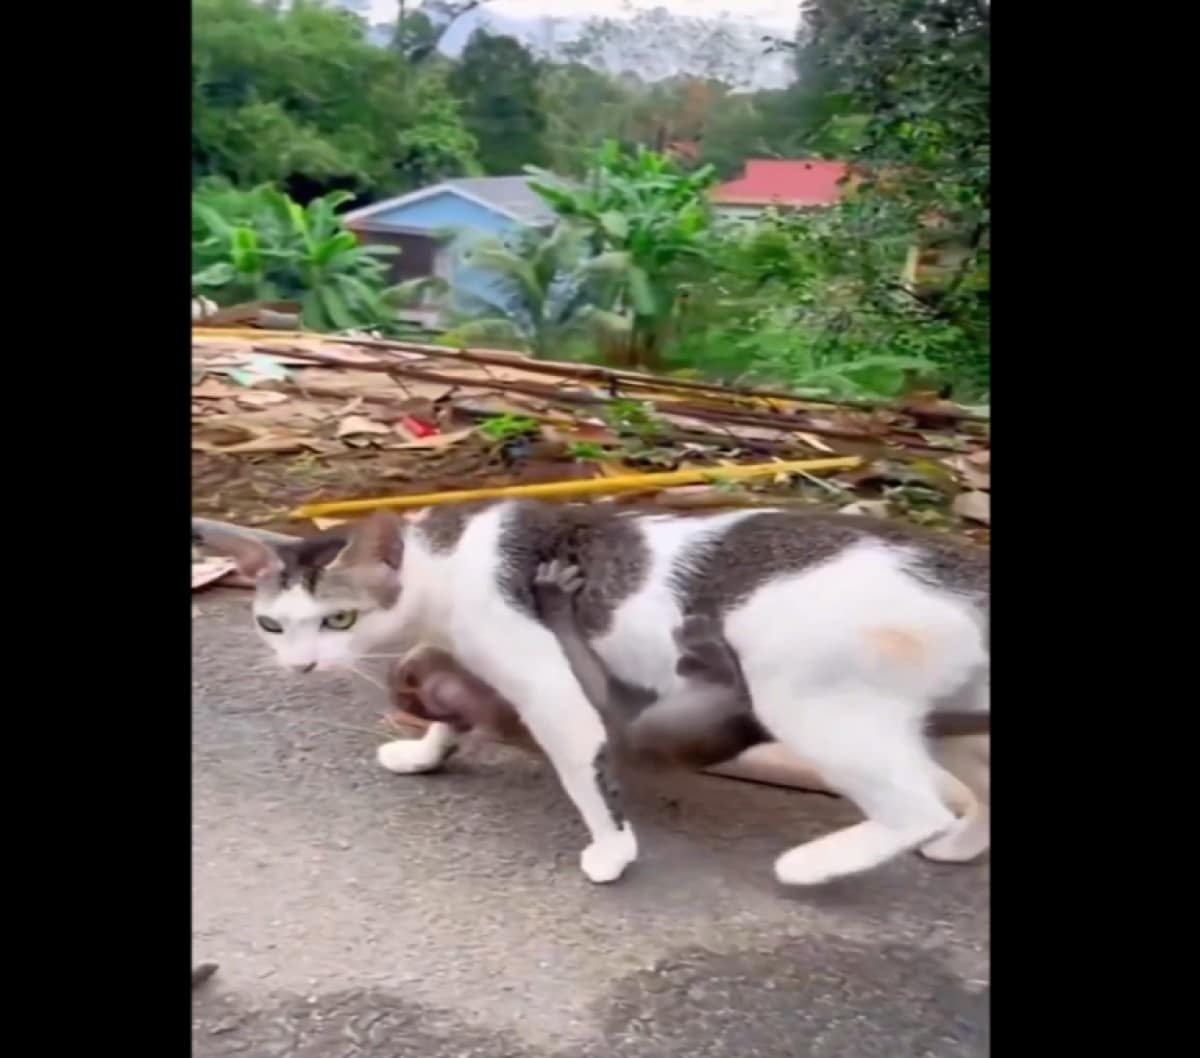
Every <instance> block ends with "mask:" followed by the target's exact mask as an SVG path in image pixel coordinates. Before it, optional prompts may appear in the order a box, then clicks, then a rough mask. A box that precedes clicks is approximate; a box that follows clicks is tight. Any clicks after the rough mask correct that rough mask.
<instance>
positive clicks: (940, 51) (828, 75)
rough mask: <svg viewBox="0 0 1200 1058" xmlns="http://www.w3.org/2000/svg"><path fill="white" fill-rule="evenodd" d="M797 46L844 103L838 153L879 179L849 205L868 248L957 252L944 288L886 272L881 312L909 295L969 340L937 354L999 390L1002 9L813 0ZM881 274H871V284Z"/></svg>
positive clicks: (912, 306)
mask: <svg viewBox="0 0 1200 1058" xmlns="http://www.w3.org/2000/svg"><path fill="white" fill-rule="evenodd" d="M807 12H808V18H807V19H806V25H807V26H808V29H807V31H806V33H805V35H804V36H803V37H802V38H801V40H800V42H799V47H798V54H799V56H800V63H801V68H802V70H803V69H809V70H810V71H811V76H812V77H814V78H816V79H818V80H819V82H820V83H821V84H822V86H823V87H824V89H825V99H826V100H827V101H833V102H834V103H835V104H836V106H833V107H830V112H829V113H827V115H826V116H825V120H824V122H823V133H824V138H825V143H826V145H827V148H828V149H832V150H836V151H838V152H839V153H841V154H842V155H843V156H844V157H847V158H849V159H852V160H853V161H854V162H855V164H856V167H857V168H858V170H859V171H860V172H861V173H862V174H863V175H864V176H865V177H866V178H867V179H866V180H865V182H864V183H863V184H861V185H860V186H859V187H858V189H857V191H856V192H855V194H854V195H853V196H851V199H850V201H849V202H848V203H847V206H846V209H845V210H844V213H843V216H844V219H845V231H846V232H847V234H848V235H849V236H850V237H852V238H853V239H855V240H856V242H857V244H858V245H859V246H867V245H870V244H875V245H880V244H884V243H886V242H888V241H891V242H893V243H895V242H896V241H897V240H898V239H899V237H900V236H907V239H908V244H909V245H910V246H911V244H912V243H913V242H914V241H916V242H918V243H919V244H920V245H921V246H930V245H936V244H941V245H943V246H945V245H952V246H954V247H955V248H956V249H958V250H959V251H960V252H959V253H958V255H957V256H958V258H959V259H958V261H957V263H956V264H955V266H954V267H953V270H952V273H951V274H950V275H949V276H948V277H947V278H946V280H945V281H944V282H940V283H937V284H935V285H934V286H933V287H932V288H931V289H921V286H920V285H919V284H904V285H900V286H899V290H897V284H896V283H895V282H894V280H890V279H886V280H883V281H882V282H881V281H879V280H880V279H881V278H882V277H880V276H878V275H877V276H876V277H875V280H876V281H875V282H874V283H873V284H872V300H873V302H874V303H875V305H876V306H878V305H881V304H884V303H887V302H889V301H894V300H895V299H896V298H897V297H900V298H901V299H902V300H904V301H905V302H906V304H905V309H906V311H910V312H911V311H916V312H917V313H918V314H919V315H920V317H921V318H923V319H924V320H925V321H926V322H927V324H928V325H929V327H930V329H931V332H934V333H943V332H945V331H947V330H949V329H953V330H954V331H955V332H957V333H958V334H959V335H960V336H961V341H960V342H959V343H957V344H953V343H947V344H945V345H943V346H939V347H938V348H937V349H936V351H935V355H936V356H937V357H939V358H940V359H941V360H942V361H943V363H944V364H945V366H946V367H947V368H948V369H949V370H950V371H951V372H952V373H953V374H955V375H957V376H958V377H960V378H963V377H967V379H968V386H969V387H970V388H983V389H986V387H987V380H988V341H989V330H990V315H991V313H990V229H991V206H990V199H991V190H990V188H991V105H990V104H991V62H990V37H991V7H990V5H989V4H988V3H987V0H856V2H855V3H854V4H850V3H847V2H846V0H813V2H811V3H810V4H809V6H808V8H807ZM865 278H870V277H865Z"/></svg>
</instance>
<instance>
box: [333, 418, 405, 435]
mask: <svg viewBox="0 0 1200 1058" xmlns="http://www.w3.org/2000/svg"><path fill="white" fill-rule="evenodd" d="M391 432H392V429H391V427H390V426H385V425H384V424H383V423H381V422H373V421H372V420H370V419H368V418H366V416H363V415H348V416H347V417H346V418H344V419H343V420H342V421H341V422H340V423H339V424H338V428H337V435H338V437H352V436H354V435H355V434H367V433H373V434H390V433H391Z"/></svg>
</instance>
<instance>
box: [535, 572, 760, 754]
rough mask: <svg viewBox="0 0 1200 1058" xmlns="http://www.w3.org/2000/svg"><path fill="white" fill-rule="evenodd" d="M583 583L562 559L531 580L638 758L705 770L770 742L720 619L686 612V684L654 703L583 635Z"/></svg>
mask: <svg viewBox="0 0 1200 1058" xmlns="http://www.w3.org/2000/svg"><path fill="white" fill-rule="evenodd" d="M583 586H584V578H583V573H582V571H581V570H580V569H579V567H578V566H576V565H573V564H571V563H569V562H566V561H563V560H561V559H554V560H553V561H550V562H545V563H543V564H542V565H540V566H539V567H538V569H537V573H536V575H535V577H534V582H533V594H534V598H535V600H536V602H537V606H538V611H539V616H540V617H541V619H542V622H543V623H544V624H545V625H546V627H547V628H549V629H550V631H551V632H553V633H554V635H555V637H556V638H557V639H558V642H559V645H560V646H561V647H562V650H563V653H564V654H565V655H566V657H567V661H568V662H569V663H570V665H571V669H572V671H573V672H574V673H575V678H576V679H577V680H578V681H579V683H580V686H581V687H582V688H583V692H584V694H586V695H587V697H588V700H589V701H590V702H591V703H592V705H593V706H594V707H595V708H596V710H597V711H598V712H599V713H600V715H601V716H603V717H604V718H605V719H606V720H607V721H608V722H609V726H610V727H611V728H613V729H614V734H615V735H616V736H618V737H619V739H620V741H621V742H623V743H624V744H625V745H626V746H627V747H628V749H629V750H631V751H632V752H633V754H634V755H635V756H637V757H639V758H644V759H647V760H650V761H654V762H656V763H659V764H675V765H682V766H686V767H692V768H706V767H710V766H712V765H714V764H722V763H724V762H725V761H729V760H732V759H733V758H734V757H736V756H738V755H739V754H741V753H742V752H744V751H745V750H747V749H749V748H750V747H751V746H756V745H758V744H759V743H761V742H769V741H770V740H771V739H770V735H769V734H768V733H767V731H766V729H765V728H764V727H763V726H762V725H761V724H760V723H759V722H758V721H757V720H756V719H755V717H754V714H753V712H752V711H751V708H750V692H749V690H748V689H747V687H746V680H745V677H744V675H743V674H742V666H741V663H740V662H739V661H738V657H737V654H736V652H735V651H734V649H733V647H731V646H730V645H729V643H728V642H727V641H726V639H725V636H724V633H723V632H722V629H721V623H720V621H718V620H717V618H715V617H711V616H709V615H707V614H699V613H696V614H688V615H687V616H686V617H684V619H683V622H682V623H681V624H680V625H679V627H678V628H676V629H674V630H673V631H672V633H671V635H672V637H673V638H674V640H675V644H676V646H677V647H678V648H679V657H678V659H677V660H676V662H675V671H676V673H678V675H679V676H681V677H683V681H684V682H683V685H682V686H681V687H680V688H679V690H678V691H677V692H676V693H675V694H674V695H673V696H672V698H671V699H670V700H669V701H666V702H656V701H655V700H654V696H653V695H652V694H650V693H648V692H647V691H646V690H645V689H644V688H641V687H635V686H632V685H630V684H627V683H624V682H623V681H621V680H619V679H617V678H616V677H615V676H613V674H612V673H611V672H610V671H609V670H608V668H607V666H605V664H604V662H603V661H601V659H600V657H599V655H598V654H597V653H596V651H595V650H593V649H592V646H591V644H590V643H588V641H587V640H586V639H585V638H584V635H583V632H582V630H581V628H580V626H579V621H578V620H577V617H576V612H575V599H576V596H577V595H578V594H579V592H580V591H581V590H582V589H583Z"/></svg>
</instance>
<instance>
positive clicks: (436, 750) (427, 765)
mask: <svg viewBox="0 0 1200 1058" xmlns="http://www.w3.org/2000/svg"><path fill="white" fill-rule="evenodd" d="M448 753H449V746H448V745H447V744H446V742H445V741H444V740H442V739H440V738H431V737H430V736H429V735H428V734H426V736H425V737H424V738H401V739H397V740H396V741H394V742H385V743H384V744H383V745H382V746H380V747H379V748H378V749H377V750H376V751H375V759H376V760H378V761H379V763H380V764H382V765H383V766H384V767H385V768H387V770H388V771H393V772H395V773H396V774H397V775H415V774H418V773H420V772H423V771H433V769H434V768H436V767H438V766H439V765H440V764H441V763H442V762H443V761H444V760H445V759H446V757H447V755H448Z"/></svg>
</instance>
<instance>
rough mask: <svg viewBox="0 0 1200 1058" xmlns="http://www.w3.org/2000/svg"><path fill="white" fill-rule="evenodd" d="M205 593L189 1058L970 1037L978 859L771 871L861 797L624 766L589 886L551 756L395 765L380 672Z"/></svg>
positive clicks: (527, 1053)
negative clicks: (383, 751) (611, 851)
mask: <svg viewBox="0 0 1200 1058" xmlns="http://www.w3.org/2000/svg"><path fill="white" fill-rule="evenodd" d="M197 604H198V610H199V612H198V614H197V616H196V618H195V633H194V659H195V660H194V672H193V706H192V708H193V715H194V720H193V730H194V746H193V754H194V767H193V787H194V807H193V849H194V854H193V855H194V925H193V933H194V962H195V963H200V962H205V961H210V960H211V961H214V962H218V963H219V964H220V969H219V970H218V971H217V974H216V976H215V977H213V978H212V979H211V980H210V981H209V983H208V984H207V985H205V986H203V987H202V988H200V989H198V990H197V991H196V992H195V994H194V1000H193V1015H194V1017H193V1044H194V1049H193V1054H194V1055H195V1056H196V1058H216V1056H221V1055H246V1056H253V1058H270V1056H282V1055H288V1056H295V1058H365V1056H371V1058H475V1056H477V1058H601V1056H610V1055H611V1056H617V1058H622V1056H630V1058H633V1056H636V1058H675V1056H678V1058H734V1056H736V1058H869V1056H872V1058H874V1056H877V1058H910V1056H911V1058H918V1056H920V1058H973V1056H977V1055H978V1056H983V1055H985V1054H987V1052H988V1025H989V1017H988V987H989V971H988V886H989V871H988V867H987V866H986V865H982V866H966V867H952V866H937V865H934V864H930V863H926V862H924V861H922V860H920V859H918V858H917V857H916V856H907V857H904V858H903V859H902V860H900V861H898V862H895V863H892V864H890V865H888V866H886V867H885V868H883V869H881V870H879V871H877V872H875V873H873V874H870V875H868V876H865V877H861V878H858V879H854V880H851V881H844V882H841V883H836V884H834V885H832V886H829V887H826V888H825V889H822V890H817V891H813V890H808V891H789V890H785V889H784V888H782V887H780V886H779V885H778V884H777V883H776V882H775V881H774V878H773V876H772V873H771V864H772V861H773V859H774V857H775V856H776V855H777V854H778V853H779V852H781V851H783V850H784V849H786V848H788V847H789V846H791V845H793V844H796V843H797V842H799V841H801V840H804V839H806V838H809V837H812V836H815V835H817V834H821V833H824V832H827V831H828V830H830V829H832V828H833V827H835V826H838V825H841V824H844V823H846V822H848V821H851V820H853V819H854V818H855V812H854V811H853V809H851V808H850V807H849V806H848V805H846V804H845V803H843V802H840V801H837V800H835V799H833V798H829V797H824V796H821V795H819V794H803V793H797V792H792V791H785V790H777V789H772V788H767V787H761V786H754V785H750V784H746V783H740V782H734V781H732V780H728V779H718V778H714V777H705V776H691V775H674V776H640V775H639V776H634V777H632V779H631V781H630V782H629V783H628V785H627V791H628V796H627V800H628V802H629V808H630V812H631V815H632V817H633V818H634V820H635V821H636V824H637V826H638V836H639V839H640V843H641V850H642V855H641V859H640V860H639V861H638V863H637V864H636V865H635V866H634V867H633V868H631V870H630V872H629V873H628V874H627V875H626V876H625V878H624V879H623V880H621V881H620V882H618V883H616V884H615V885H611V886H593V885H591V884H589V883H588V882H587V881H586V880H585V879H584V878H583V876H582V875H581V874H580V872H579V870H578V867H577V860H578V854H579V850H580V849H581V848H582V846H583V845H584V843H585V837H584V832H583V828H582V825H581V824H580V822H579V821H578V819H577V818H576V816H575V813H574V810H573V809H572V808H571V806H570V804H569V803H568V802H567V800H566V797H565V795H564V794H563V793H562V792H561V791H560V790H559V788H558V785H557V783H556V782H555V779H554V777H553V775H552V774H551V773H550V771H549V769H548V766H547V765H545V764H544V763H543V762H541V761H539V760H537V759H535V758H532V757H529V756H526V755H524V754H522V753H520V752H518V751H516V750H510V749H508V748H506V747H500V746H483V747H479V748H477V749H473V750H470V751H464V752H463V753H460V754H459V755H458V756H457V757H456V758H454V759H453V760H452V761H451V762H450V764H449V766H448V768H447V770H446V771H445V772H444V773H442V774H438V775H427V776H398V775H391V774H389V773H387V772H385V771H383V770H382V769H381V768H379V767H378V765H376V764H375V761H374V749H375V746H376V745H377V744H378V743H379V742H380V741H381V738H382V727H381V726H380V717H381V716H382V713H383V710H384V701H383V697H382V695H381V693H380V692H379V691H378V690H377V689H376V688H374V687H372V686H371V685H369V684H368V683H366V682H365V681H362V680H358V679H356V678H354V677H346V676H328V675H314V676H308V677H301V676H292V675H289V674H285V673H283V672H282V671H280V670H278V669H276V668H275V667H274V665H273V663H272V662H271V661H270V659H269V657H268V655H267V653H266V651H265V648H264V647H263V646H262V644H261V643H260V642H259V641H258V639H257V637H256V636H255V634H254V633H253V631H252V630H251V626H250V622H249V620H248V606H249V595H248V593H246V592H234V591H227V592H219V593H210V594H204V595H201V596H199V597H198V598H197Z"/></svg>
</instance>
